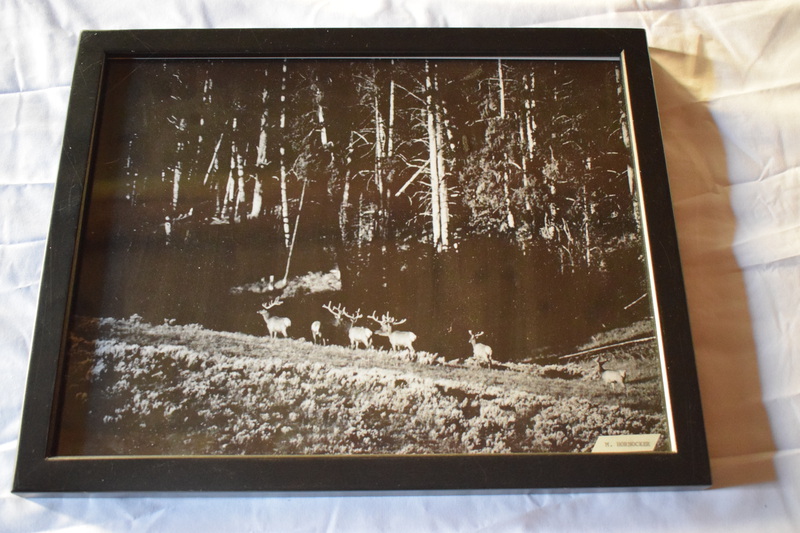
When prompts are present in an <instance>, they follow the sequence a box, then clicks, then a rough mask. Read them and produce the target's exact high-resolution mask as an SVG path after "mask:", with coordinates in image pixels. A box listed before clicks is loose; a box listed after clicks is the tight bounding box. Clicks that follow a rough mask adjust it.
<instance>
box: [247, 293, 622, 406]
mask: <svg viewBox="0 0 800 533" xmlns="http://www.w3.org/2000/svg"><path fill="white" fill-rule="evenodd" d="M282 304H283V300H281V299H280V297H278V298H274V299H273V300H272V301H270V302H266V303H262V304H261V306H262V307H263V309H261V310H259V311H258V314H260V315H261V316H262V317H263V319H264V322H265V323H266V324H267V331H268V332H269V336H270V338H273V339H275V338H277V337H278V335H280V336H281V337H283V338H287V337H288V336H289V333H288V329H289V327H291V325H292V321H291V320H290V319H289V318H287V317H282V316H273V315H270V310H272V309H274V308H275V307H277V306H279V305H282ZM322 308H323V309H325V310H326V311H328V312H329V313H330V314H331V315H332V316H333V318H334V324H335V325H336V326H337V327H338V326H341V325H345V326H346V327H347V337H348V339H349V341H350V344H349V346H350V348H352V349H354V350H357V349H359V348H363V349H367V348H372V339H373V336H379V337H385V338H386V339H387V340H388V341H389V344H390V346H391V350H392V351H393V352H396V351H402V350H408V354H409V356H410V357H411V358H414V356H415V353H416V350H415V349H414V341H416V340H417V335H416V333H414V332H413V331H402V330H397V329H395V326H400V325H402V324H405V322H406V320H407V319H405V318H403V319H397V318H394V317H393V316H391V315H390V314H389V313H384V314H383V315H381V316H378V313H377V312H375V311H373V313H372V314H371V315H369V316H368V317H367V318H368V319H370V320H372V321H373V322H375V324H377V325H378V326H380V327H379V328H378V329H375V330H373V329H370V328H368V327H365V326H358V325H356V323H357V322H358V321H359V320H361V319H362V318H364V315H363V314H362V313H361V309H357V310H356V311H355V312H354V313H350V312H348V311H347V309H346V308H345V307H344V306H343V305H341V304H339V305H336V306H334V305H333V303H332V302H328V303H327V304H325V305H323V306H322ZM468 333H469V343H470V344H471V345H472V360H473V361H476V362H478V363H480V364H481V365H486V366H488V367H489V368H494V367H495V363H494V359H493V358H492V347H491V346H489V345H487V344H483V343H480V342H478V338H480V337H481V336H482V335H483V331H480V332H478V333H473V332H472V330H469V331H468ZM311 339H312V342H313V343H314V344H327V339H326V338H325V337H323V334H322V321H320V320H315V321H313V322H312V323H311ZM608 361H609V360H608V359H605V358H601V357H599V356H598V357H595V358H594V362H595V363H596V365H597V366H596V367H595V368H594V371H593V372H592V373H591V374H590V375H589V377H590V378H591V379H600V380H601V381H602V382H603V383H605V384H607V385H608V386H609V387H610V388H612V389H616V386H617V385H619V386H620V387H621V388H622V390H623V391H625V392H626V393H627V388H626V385H625V379H626V377H627V373H626V371H625V370H608V369H606V368H605V367H604V365H605V363H607V362H608Z"/></svg>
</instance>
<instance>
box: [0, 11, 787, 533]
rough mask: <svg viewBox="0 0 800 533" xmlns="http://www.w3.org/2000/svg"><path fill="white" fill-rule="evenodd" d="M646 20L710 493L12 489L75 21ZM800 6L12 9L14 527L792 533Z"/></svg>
mask: <svg viewBox="0 0 800 533" xmlns="http://www.w3.org/2000/svg"><path fill="white" fill-rule="evenodd" d="M347 26H353V27H360V26H431V27H444V26H448V27H453V26H498V27H503V26H558V27H640V28H645V29H646V30H647V32H648V39H649V43H650V51H651V55H652V66H653V70H654V74H655V84H656V92H657V98H658V103H659V108H660V114H661V121H662V130H663V136H664V143H665V149H666V155H667V163H668V167H669V171H670V184H671V188H672V196H673V205H674V210H675V215H676V219H677V226H678V236H679V240H680V247H681V254H682V263H683V268H684V275H685V279H686V286H687V295H688V300H689V308H690V314H691V322H692V328H693V335H694V340H695V350H696V354H697V366H698V371H699V376H700V385H701V390H702V396H703V407H704V410H705V416H706V427H707V432H708V439H709V450H710V453H711V458H712V474H713V476H714V488H713V489H711V490H708V491H702V492H626V493H602V494H594V493H578V494H535V495H492V496H471V495H470V496H453V495H435V496H419V495H411V496H405V495H404V496H398V495H369V496H365V495H359V496H334V495H330V496H321V497H302V496H301V497H274V496H273V497H269V496H263V497H223V498H216V497H215V498H186V497H167V498H156V497H146V498H142V497H131V498H95V497H77V498H76V497H72V498H47V499H33V498H22V497H19V496H15V495H12V494H11V493H10V487H11V480H12V477H13V471H14V463H15V457H16V451H17V438H18V433H19V424H20V419H21V408H22V399H23V395H24V386H25V385H24V384H25V379H26V374H27V365H28V357H29V350H30V345H31V338H32V333H33V323H34V319H35V314H36V305H37V295H38V290H39V279H40V276H41V264H42V259H43V255H44V249H45V238H46V234H47V230H48V225H49V220H50V211H51V208H52V199H53V184H54V181H55V178H56V174H57V170H58V168H57V167H58V161H59V156H60V146H61V137H62V134H63V128H64V120H65V114H66V107H67V99H68V95H69V86H70V82H71V77H72V69H73V62H74V55H75V51H76V47H77V41H78V37H79V34H80V31H81V30H83V29H127V28H224V27H347ZM798 28H800V4H798V3H797V2H795V1H794V0H775V1H766V0H765V1H733V0H731V1H726V0H710V1H705V2H704V1H697V0H694V1H692V0H686V1H679V0H658V1H652V2H644V1H639V0H584V1H577V2H563V1H561V0H543V1H537V2H531V1H529V0H459V1H453V0H441V1H429V2H425V1H421V0H407V1H405V2H368V1H365V0H360V1H355V0H354V1H349V2H342V1H327V2H325V1H313V0H296V1H293V2H283V1H275V0H262V1H259V2H256V1H247V0H238V1H230V2H214V1H213V0H198V1H194V2H189V1H187V0H183V1H171V0H138V1H137V2H135V3H125V2H118V1H112V0H4V1H2V2H0V49H2V50H3V52H4V53H3V54H2V55H0V358H1V360H2V365H3V367H2V371H0V391H2V393H1V394H0V531H64V532H66V531H76V532H77V531H80V532H90V531H170V532H175V531H193V532H200V531H262V530H265V531H284V532H288V531H330V532H333V531H348V532H359V531H558V532H567V531H620V532H626V533H628V532H630V531H665V532H669V531H676V532H678V531H680V532H682V533H683V532H693V531H699V532H705V531H709V532H710V531H726V532H727V533H734V532H738V531H742V532H750V531H754V530H758V531H763V532H782V531H786V532H790V531H800V415H799V414H798V413H800V313H798V311H799V310H800V161H798V159H800V149H799V148H798V147H800V32H798V31H797V29H798Z"/></svg>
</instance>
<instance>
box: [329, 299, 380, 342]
mask: <svg viewBox="0 0 800 533" xmlns="http://www.w3.org/2000/svg"><path fill="white" fill-rule="evenodd" d="M322 307H323V309H327V310H328V311H329V312H330V313H331V314H332V315H333V316H334V318H336V323H337V324H339V323H341V321H342V317H343V316H344V317H347V318H348V319H349V320H350V329H349V330H348V332H347V336H348V337H349V338H350V347H351V348H353V349H355V348H358V345H359V344H363V345H364V348H369V347H370V346H372V330H370V329H369V328H364V327H361V326H356V322H357V321H358V320H359V319H360V318H363V316H364V315H362V314H361V309H359V310H357V311H356V312H355V313H353V314H348V313H347V309H345V308H344V307H343V306H342V305H341V304H339V305H337V306H336V307H333V304H332V303H331V302H328V305H323V306H322Z"/></svg>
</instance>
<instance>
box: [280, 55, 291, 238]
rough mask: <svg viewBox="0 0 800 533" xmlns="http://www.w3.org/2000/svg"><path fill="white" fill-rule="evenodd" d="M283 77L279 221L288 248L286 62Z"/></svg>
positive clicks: (289, 233) (284, 62) (289, 234)
mask: <svg viewBox="0 0 800 533" xmlns="http://www.w3.org/2000/svg"><path fill="white" fill-rule="evenodd" d="M282 71H283V75H282V76H281V116H280V139H281V147H280V176H279V177H278V179H279V180H280V186H281V221H282V222H283V242H284V245H285V246H286V247H287V248H289V244H290V239H291V230H290V227H289V195H288V192H287V187H286V179H287V172H286V147H285V145H284V143H285V142H286V72H287V66H286V60H284V61H283V69H282Z"/></svg>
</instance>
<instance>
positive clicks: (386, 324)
mask: <svg viewBox="0 0 800 533" xmlns="http://www.w3.org/2000/svg"><path fill="white" fill-rule="evenodd" d="M377 315H378V312H377V311H373V312H372V314H371V315H369V316H368V317H367V318H369V319H371V320H374V321H375V322H377V323H378V324H380V325H381V329H382V330H383V331H392V327H394V326H398V325H400V324H404V323H405V322H406V320H408V319H407V318H404V319H402V320H398V319H396V318H394V317H393V316H391V315H390V314H389V313H385V314H384V315H383V316H382V317H380V318H378V316H377Z"/></svg>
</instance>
